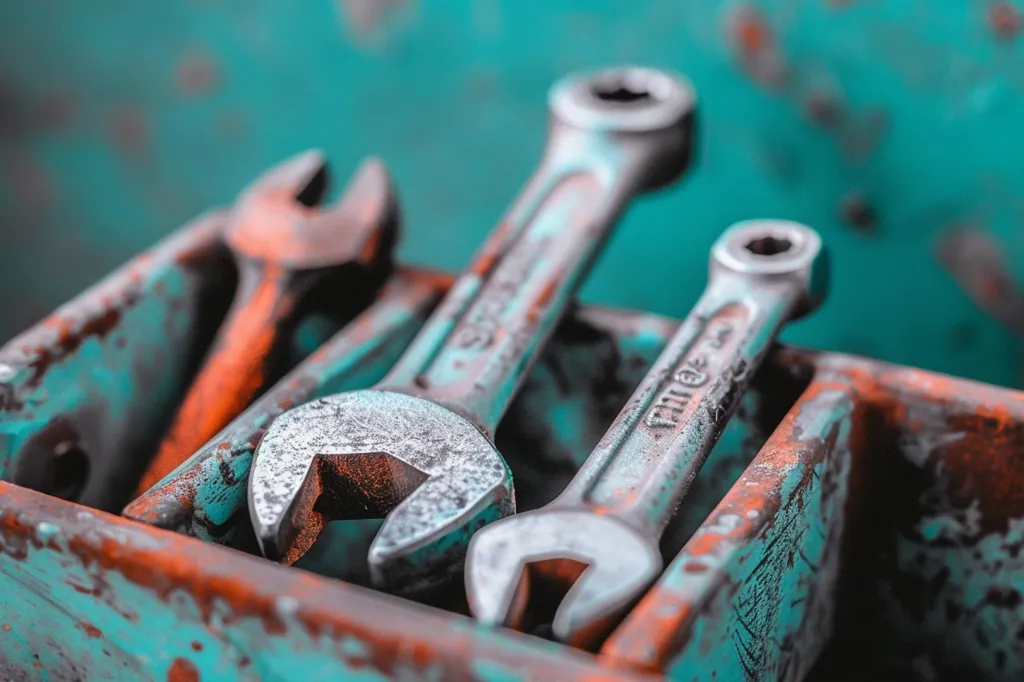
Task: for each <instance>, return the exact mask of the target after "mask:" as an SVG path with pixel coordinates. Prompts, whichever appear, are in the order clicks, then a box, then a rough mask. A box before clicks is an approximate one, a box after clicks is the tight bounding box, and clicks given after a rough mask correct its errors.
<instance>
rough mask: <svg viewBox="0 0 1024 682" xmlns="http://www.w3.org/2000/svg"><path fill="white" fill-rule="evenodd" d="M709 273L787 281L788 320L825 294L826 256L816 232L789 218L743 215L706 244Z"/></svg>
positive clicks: (827, 262) (798, 314)
mask: <svg viewBox="0 0 1024 682" xmlns="http://www.w3.org/2000/svg"><path fill="white" fill-rule="evenodd" d="M710 270H711V276H712V277H715V276H716V275H720V274H735V275H740V276H743V277H745V278H748V279H750V280H753V281H755V282H760V283H764V284H770V283H772V282H782V281H785V282H789V283H793V284H795V285H796V287H797V290H798V291H799V294H798V297H797V301H796V303H795V305H794V306H793V313H792V315H791V319H796V318H798V317H802V316H803V315H806V314H808V313H810V312H812V311H813V310H814V309H815V308H817V307H818V306H819V305H820V304H821V302H822V301H823V300H824V299H825V296H826V295H827V294H828V282H829V256H828V251H827V250H826V249H825V248H824V246H823V245H822V243H821V237H820V236H818V233H817V232H815V231H814V230H812V229H811V228H809V227H807V226H806V225H802V224H800V223H795V222H792V221H789V220H771V219H765V220H744V221H742V222H739V223H735V224H733V225H732V226H730V227H729V229H727V230H726V231H725V232H723V233H722V236H721V237H719V238H718V241H716V242H715V244H714V246H712V248H711V267H710Z"/></svg>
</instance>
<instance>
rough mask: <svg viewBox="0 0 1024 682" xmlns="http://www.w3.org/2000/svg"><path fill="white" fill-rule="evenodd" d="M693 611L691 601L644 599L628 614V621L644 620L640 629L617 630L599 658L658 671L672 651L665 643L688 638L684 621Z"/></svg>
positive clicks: (608, 662)
mask: <svg viewBox="0 0 1024 682" xmlns="http://www.w3.org/2000/svg"><path fill="white" fill-rule="evenodd" d="M694 613H695V611H694V605H693V604H691V603H690V602H686V601H681V600H679V599H678V598H673V597H667V598H665V599H661V600H659V601H657V602H655V601H653V600H650V599H644V600H643V601H641V602H640V603H639V604H638V605H637V606H636V608H634V609H633V611H632V612H631V613H630V615H629V616H627V618H628V621H629V622H637V623H643V624H644V627H643V629H642V631H641V630H639V629H636V628H634V629H631V630H621V629H620V630H618V631H617V632H616V633H614V634H613V635H612V636H611V638H609V639H608V641H607V642H605V645H604V646H603V647H602V648H601V650H600V653H599V654H598V658H599V659H600V660H601V662H602V663H605V664H607V665H610V666H612V667H623V668H633V669H639V670H645V671H649V672H661V671H662V668H663V664H664V662H665V661H666V659H667V658H668V655H669V652H670V651H671V649H670V645H669V644H668V643H670V642H677V641H682V642H685V641H686V639H688V638H689V628H688V627H686V625H685V624H686V623H689V622H690V620H691V618H692V617H693V615H694ZM664 614H667V615H664ZM620 633H621V634H620Z"/></svg>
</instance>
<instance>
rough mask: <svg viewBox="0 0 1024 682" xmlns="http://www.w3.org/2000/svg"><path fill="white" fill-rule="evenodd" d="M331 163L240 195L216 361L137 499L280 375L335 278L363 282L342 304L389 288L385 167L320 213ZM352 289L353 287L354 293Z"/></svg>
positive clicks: (280, 171) (309, 163)
mask: <svg viewBox="0 0 1024 682" xmlns="http://www.w3.org/2000/svg"><path fill="white" fill-rule="evenodd" d="M327 181H328V176H327V161H326V159H325V158H324V155H323V153H321V152H320V151H317V150H310V151H307V152H304V153H302V154H299V155H297V156H294V157H292V158H291V159H288V160H287V161H284V162H283V163H281V164H279V165H277V166H275V167H274V168H272V169H271V170H270V171H268V172H267V173H265V174H264V175H262V176H261V177H259V178H258V179H257V180H256V181H255V182H254V183H253V184H252V185H250V186H249V187H248V188H246V190H245V191H244V192H242V194H241V195H240V197H239V199H238V201H237V202H236V204H235V206H234V208H233V209H232V211H231V214H230V216H229V218H228V222H227V226H226V228H225V231H224V240H225V241H226V242H227V244H228V246H229V248H230V249H231V251H232V253H233V255H234V257H235V261H236V263H237V264H238V277H239V281H238V289H237V293H236V295H235V300H234V302H233V303H232V306H231V310H230V311H229V312H228V316H227V319H226V320H225V321H224V323H223V325H222V326H221V328H220V330H219V331H218V333H217V338H216V339H215V340H214V342H213V345H212V347H211V350H210V353H209V355H208V356H207V358H206V360H205V362H204V364H203V367H202V369H201V370H200V371H199V374H198V375H197V377H196V379H195V381H194V382H193V384H192V387H191V388H190V389H189V391H188V394H187V395H186V396H185V400H184V401H183V402H182V405H181V407H180V409H179V411H178V414H177V415H176V417H175V420H174V423H173V424H172V426H171V428H170V430H169V431H168V434H167V436H166V437H165V438H164V440H163V442H162V444H161V446H160V449H159V451H158V452H157V455H156V457H155V458H154V459H153V461H152V462H151V463H150V465H149V467H148V468H147V469H146V472H145V473H144V474H143V476H142V479H141V481H140V482H139V485H138V488H137V489H136V495H135V496H136V497H137V496H139V495H141V494H142V493H144V492H146V490H148V489H149V488H151V487H152V486H154V485H155V484H156V483H158V482H159V481H160V480H161V479H162V478H164V477H165V476H166V475H167V474H169V473H170V472H171V471H173V470H174V469H175V468H176V467H177V466H178V465H179V464H181V463H182V462H183V461H185V460H186V459H187V458H188V457H189V456H191V455H192V453H193V452H195V451H196V450H198V449H199V448H200V447H201V446H202V445H203V444H204V443H206V441H207V440H209V439H210V438H212V437H213V436H214V435H215V434H216V433H217V432H218V431H220V430H221V428H223V427H224V426H225V425H227V423H228V422H230V421H231V420H232V419H233V418H234V417H235V416H236V415H238V413H240V412H241V411H242V410H243V409H245V408H246V407H247V406H248V405H249V403H251V402H252V401H253V399H254V398H256V396H258V395H259V394H260V393H261V392H262V390H263V389H264V388H265V387H266V386H268V385H269V383H270V382H272V380H273V379H274V378H275V377H274V376H273V375H274V372H275V371H276V370H277V369H280V367H279V365H280V364H281V362H280V357H279V356H280V354H281V353H282V352H283V351H284V350H285V348H284V347H283V346H284V345H285V344H286V343H287V342H288V341H289V338H290V337H289V334H288V333H287V330H289V329H290V327H291V325H292V324H293V323H294V322H295V320H296V319H297V317H298V316H299V314H300V313H301V306H302V303H303V298H304V296H306V295H307V294H308V293H309V292H310V290H311V289H312V288H313V287H315V286H317V285H319V284H322V283H324V282H326V281H331V278H334V277H337V276H339V275H341V274H344V273H348V272H354V273H360V272H361V273H363V274H365V275H367V277H366V278H365V284H364V285H363V288H365V289H366V290H365V291H359V290H358V289H357V290H355V291H351V292H345V294H346V295H348V296H351V297H353V298H359V299H361V300H367V299H368V298H369V296H370V295H372V293H373V292H374V291H375V289H376V287H375V286H374V283H377V284H379V283H380V282H382V281H383V277H381V276H380V274H377V275H374V274H373V273H381V274H382V273H383V272H385V271H386V268H387V267H388V266H389V265H390V262H391V250H392V247H393V245H394V242H395V239H396V235H397V229H398V206H397V200H396V198H395V191H394V188H393V186H392V184H391V180H390V178H389V177H388V174H387V171H386V170H385V168H384V166H383V164H381V162H380V161H378V160H376V159H372V158H371V159H367V160H365V161H364V162H363V163H362V165H361V166H360V167H359V169H358V170H357V171H356V174H355V175H354V176H353V178H352V180H351V181H350V182H349V185H348V187H347V188H346V189H345V192H344V193H343V195H342V197H341V198H340V199H339V200H338V201H337V202H336V203H334V204H332V205H329V206H320V201H321V199H322V197H323V195H324V192H325V191H326V189H327ZM350 288H353V289H355V287H350Z"/></svg>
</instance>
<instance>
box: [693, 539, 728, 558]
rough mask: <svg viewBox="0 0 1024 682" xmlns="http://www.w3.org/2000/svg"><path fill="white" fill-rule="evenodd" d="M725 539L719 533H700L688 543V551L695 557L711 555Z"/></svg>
mask: <svg viewBox="0 0 1024 682" xmlns="http://www.w3.org/2000/svg"><path fill="white" fill-rule="evenodd" d="M724 539H725V537H724V536H722V535H719V534H718V533H700V534H699V535H695V536H694V537H693V538H692V539H691V540H690V541H689V542H688V543H686V551H687V553H688V554H692V555H694V556H702V555H704V554H710V553H711V552H713V551H714V550H715V548H716V547H718V545H719V543H721V542H722V540H724Z"/></svg>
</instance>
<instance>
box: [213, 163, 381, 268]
mask: <svg viewBox="0 0 1024 682" xmlns="http://www.w3.org/2000/svg"><path fill="white" fill-rule="evenodd" d="M328 184H329V174H328V169H327V160H326V158H325V157H324V155H323V152H321V151H319V150H309V151H306V152H303V153H301V154H298V155H296V156H294V157H292V158H290V159H288V160H287V161H284V162H283V163H280V164H278V165H277V166H275V167H274V168H272V169H270V170H269V171H267V172H266V173H264V174H263V175H261V176H260V177H259V178H257V179H256V180H255V181H254V182H253V183H252V184H251V185H250V186H249V187H247V188H246V189H245V190H244V191H243V192H242V194H241V195H240V196H239V198H238V200H237V201H236V202H235V206H234V207H233V209H232V211H231V214H230V216H229V218H228V224H227V227H226V229H225V241H227V243H228V245H229V246H230V247H231V248H232V250H234V251H235V252H236V253H238V254H240V255H243V256H245V257H247V258H250V259H253V260H258V261H263V262H267V263H270V264H275V265H279V266H281V267H284V268H288V269H291V270H312V269H317V268H325V267H331V266H339V265H344V264H346V263H353V262H354V263H360V264H364V265H368V264H372V263H376V262H378V261H381V260H386V259H388V258H390V252H391V249H392V247H393V246H394V242H395V239H396V235H397V230H398V200H397V196H396V192H395V189H394V185H393V184H392V182H391V179H390V177H389V176H388V172H387V170H386V169H385V168H384V164H383V163H381V162H380V161H379V160H377V159H375V158H368V159H366V160H364V161H363V162H362V164H361V165H360V166H359V168H358V169H357V170H356V173H355V175H353V177H352V179H351V180H350V181H349V184H348V186H347V187H346V188H345V190H344V192H343V193H342V196H341V197H340V199H339V200H338V201H336V202H334V203H332V204H327V205H322V204H321V202H322V201H323V198H324V195H325V193H326V192H327V189H328Z"/></svg>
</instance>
